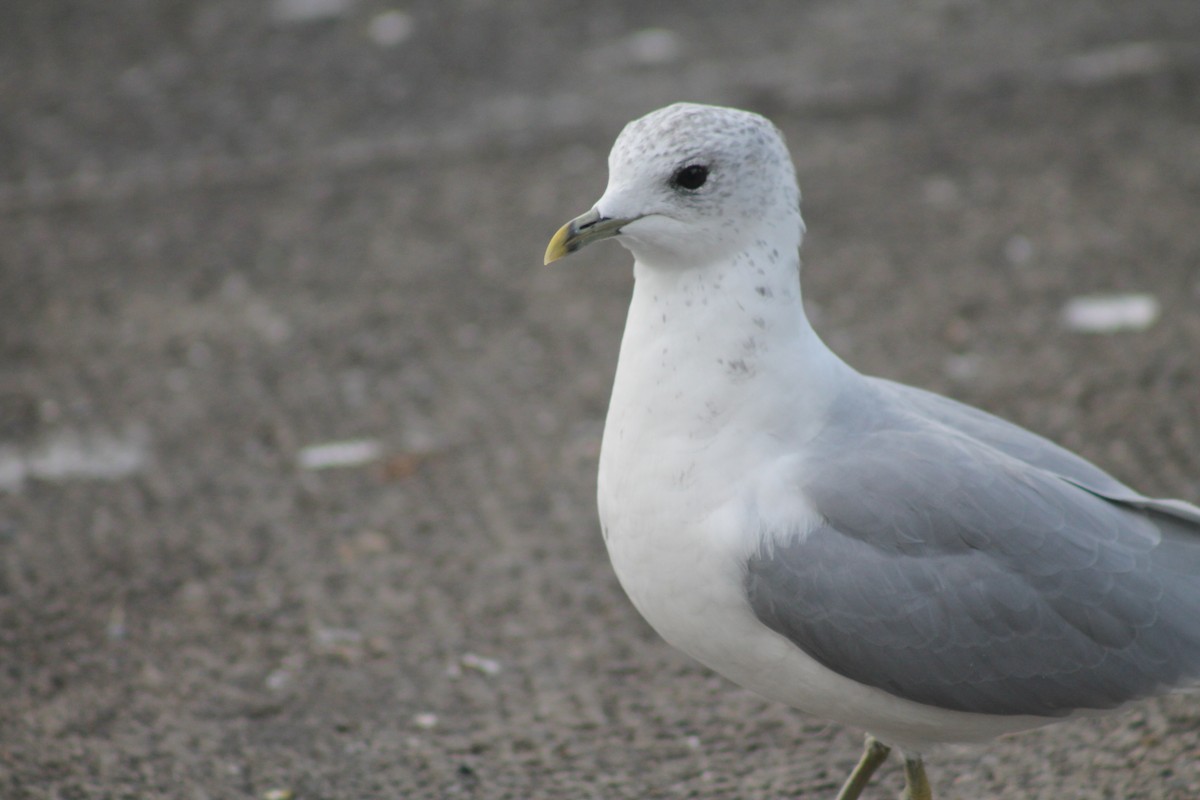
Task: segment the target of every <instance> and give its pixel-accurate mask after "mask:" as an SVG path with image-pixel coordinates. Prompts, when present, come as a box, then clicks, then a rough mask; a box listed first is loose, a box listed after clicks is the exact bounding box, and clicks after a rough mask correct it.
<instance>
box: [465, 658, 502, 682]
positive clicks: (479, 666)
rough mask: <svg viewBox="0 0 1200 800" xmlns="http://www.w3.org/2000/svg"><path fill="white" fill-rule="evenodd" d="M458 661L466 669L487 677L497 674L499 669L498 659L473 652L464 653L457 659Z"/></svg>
mask: <svg viewBox="0 0 1200 800" xmlns="http://www.w3.org/2000/svg"><path fill="white" fill-rule="evenodd" d="M459 663H461V664H462V665H463V666H464V667H466V668H467V669H473V670H475V671H476V672H479V673H482V674H484V675H487V676H489V677H491V676H492V675H499V674H500V670H501V666H500V662H499V661H496V660H495V659H492V658H484V657H483V656H478V655H475V654H474V653H464V654H463V656H462V658H460V659H459Z"/></svg>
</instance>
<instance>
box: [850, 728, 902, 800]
mask: <svg viewBox="0 0 1200 800" xmlns="http://www.w3.org/2000/svg"><path fill="white" fill-rule="evenodd" d="M890 752H892V748H890V747H888V746H887V745H886V744H884V743H883V742H880V741H879V740H878V739H876V738H875V737H874V736H872V735H871V734H869V733H868V734H867V743H866V746H865V747H864V748H863V754H862V758H860V759H859V760H858V765H857V766H855V767H854V771H853V772H851V773H850V777H849V778H847V779H846V784H845V785H844V786H842V790H841V791H840V792H838V796H837V800H858V796H859V795H860V794H862V790H863V788H864V787H866V785H867V782H868V781H869V780H871V776H872V775H874V774H875V770H877V769H879V765H880V764H882V763H883V762H884V761H886V760H887V757H888V753H890Z"/></svg>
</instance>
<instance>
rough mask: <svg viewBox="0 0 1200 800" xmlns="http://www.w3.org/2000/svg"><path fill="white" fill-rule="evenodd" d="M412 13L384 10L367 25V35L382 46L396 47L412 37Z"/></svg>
mask: <svg viewBox="0 0 1200 800" xmlns="http://www.w3.org/2000/svg"><path fill="white" fill-rule="evenodd" d="M415 27H416V26H415V25H414V24H413V18H412V14H407V13H405V12H403V11H396V10H395V9H393V10H391V11H384V12H383V13H382V14H376V15H375V16H374V17H373V18H372V19H371V22H370V23H369V24H368V25H367V35H368V36H369V37H371V41H372V42H374V43H375V44H377V45H379V46H380V47H395V46H396V45H398V44H402V43H403V42H405V41H407V40H408V39H410V38H412V35H413V30H414V28H415Z"/></svg>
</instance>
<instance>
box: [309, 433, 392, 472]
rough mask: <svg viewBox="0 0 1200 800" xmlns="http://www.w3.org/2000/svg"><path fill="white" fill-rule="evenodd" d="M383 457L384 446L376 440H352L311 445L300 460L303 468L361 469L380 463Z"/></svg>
mask: <svg viewBox="0 0 1200 800" xmlns="http://www.w3.org/2000/svg"><path fill="white" fill-rule="evenodd" d="M382 456H383V446H382V445H381V444H380V443H379V442H377V441H376V440H374V439H350V440H348V441H344V442H325V443H323V444H314V445H309V446H308V447H305V448H304V449H302V450H301V451H300V458H299V460H300V466H301V468H303V469H313V470H317V469H333V468H335V467H359V466H362V465H363V464H369V463H370V462H372V461H378V460H379V458H381V457H382Z"/></svg>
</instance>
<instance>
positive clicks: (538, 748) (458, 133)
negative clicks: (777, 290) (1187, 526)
mask: <svg viewBox="0 0 1200 800" xmlns="http://www.w3.org/2000/svg"><path fill="white" fill-rule="evenodd" d="M1198 43H1200V4H1197V3H1194V2H1188V1H1186V0H1145V1H1144V2H1139V3H1125V2H1116V1H1115V0H1114V1H1113V2H1082V0H1079V1H1075V0H1070V1H1068V2H1061V3H1035V2H1003V3H990V2H983V1H982V0H978V1H976V0H936V1H933V0H931V1H930V2H920V3H910V4H881V3H873V2H866V0H850V1H849V2H833V1H832V0H828V1H825V2H809V3H804V4H799V3H791V2H748V3H740V4H733V3H725V2H721V3H718V2H697V3H689V4H687V5H684V4H660V5H658V6H651V4H643V3H636V2H626V1H624V0H622V1H621V2H614V3H609V4H601V5H597V4H593V3H582V2H560V3H552V2H550V1H549V0H528V2H519V3H518V2H514V3H498V2H497V3H488V2H484V1H483V0H474V1H468V0H463V1H462V2H445V3H435V2H425V3H420V2H417V3H411V4H407V5H397V6H388V5H387V4H385V3H381V2H373V1H370V0H341V2H333V0H325V2H324V3H316V2H313V1H312V0H310V2H308V3H305V2H302V0H290V1H289V0H272V2H234V1H233V0H211V1H210V2H200V1H199V0H190V1H188V0H178V1H177V2H148V1H147V0H113V1H112V2H108V3H103V4H101V3H89V2H84V0H78V1H77V2H67V0H49V1H42V0H38V1H36V2H35V1H34V0H16V1H15V2H10V3H7V4H6V5H5V7H4V8H3V10H0V657H2V659H3V661H2V664H0V666H2V669H0V797H4V798H14V799H18V798H19V799H20V800H26V799H27V798H28V799H32V798H38V799H41V798H47V799H49V798H153V797H164V798H168V797H169V798H197V799H198V798H228V797H255V798H265V797H271V796H275V797H284V796H286V795H285V794H284V793H285V792H290V793H292V796H294V797H295V798H297V799H298V800H305V799H307V798H374V797H387V798H444V797H462V798H675V797H697V798H701V797H702V798H776V797H822V798H824V797H831V796H832V794H833V793H834V792H835V791H836V786H837V785H838V783H839V782H840V781H841V779H842V778H843V777H844V775H845V773H846V771H847V770H848V769H849V768H850V766H851V765H852V764H853V762H854V761H855V759H856V758H857V756H858V753H859V748H860V732H857V731H850V730H844V729H842V728H840V727H838V726H835V725H831V724H827V723H824V722H822V721H820V720H812V719H808V718H805V717H803V716H801V715H800V714H798V713H795V712H792V711H789V710H787V709H784V708H781V707H778V706H774V705H771V704H769V703H767V702H765V701H762V700H760V699H758V698H756V697H755V696H753V695H751V694H749V693H747V692H745V691H743V690H740V689H738V688H737V687H734V686H732V685H730V684H728V683H727V682H725V681H723V680H722V679H720V678H717V677H715V676H713V675H712V674H711V673H709V672H707V671H706V670H704V669H703V668H701V667H699V666H698V665H696V664H694V663H692V662H690V661H688V660H687V659H686V658H685V657H683V656H681V655H678V654H676V653H675V652H673V651H672V650H671V649H670V648H669V647H667V646H666V645H665V644H663V643H662V642H660V641H659V640H658V639H657V638H656V637H655V636H654V634H653V633H652V632H651V631H650V630H649V629H648V627H647V626H646V625H645V624H644V623H643V622H642V621H641V620H640V619H639V618H638V616H637V614H636V612H635V611H634V610H633V608H632V607H631V606H630V605H629V604H628V602H627V601H626V600H625V598H624V597H623V596H622V594H621V592H620V590H619V588H618V587H617V585H616V582H615V579H614V578H613V576H612V574H611V571H610V569H609V567H608V564H607V559H606V557H605V555H604V552H603V546H602V543H601V541H600V537H599V535H598V529H597V528H598V526H597V524H596V521H595V508H594V498H593V482H594V474H595V466H596V463H595V462H596V456H597V451H598V447H599V437H600V432H601V426H602V421H603V415H604V411H605V406H606V402H607V394H608V389H609V382H610V380H611V376H612V371H613V366H614V360H615V354H616V348H617V345H618V341H619V336H620V330H621V326H622V324H623V314H624V306H625V304H626V302H627V298H628V293H629V286H630V270H629V257H628V255H627V254H626V253H625V251H624V250H622V249H621V248H619V247H616V246H611V247H596V248H595V249H594V251H593V250H589V251H587V252H584V253H582V254H580V255H579V256H577V257H575V258H573V259H571V261H570V262H566V263H563V264H561V265H559V266H558V267H556V268H552V269H550V268H543V267H541V266H540V262H541V254H542V251H543V249H544V246H545V242H546V240H547V238H548V237H549V235H550V234H551V233H552V232H553V231H554V230H555V228H557V227H558V225H560V224H561V223H562V222H564V221H566V220H567V219H569V218H570V217H572V216H574V215H575V214H577V213H579V212H582V211H584V210H586V209H587V208H588V207H590V205H591V203H592V202H593V201H594V200H595V199H596V198H597V197H598V196H599V194H600V192H601V191H602V190H603V186H604V180H605V166H604V157H605V155H606V154H607V151H608V147H609V145H610V143H611V141H612V139H613V137H614V136H615V135H616V133H617V132H618V131H619V129H620V127H621V126H622V125H623V124H624V122H625V121H627V120H628V119H630V118H632V117H635V116H638V115H640V114H642V113H644V112H646V111H648V110H651V109H653V108H656V107H658V106H661V105H665V104H666V103H668V102H672V101H675V100H683V99H687V100H697V101H704V102H716V103H724V104H729V105H736V106H741V107H746V108H750V109H753V110H756V111H760V112H762V113H766V114H768V115H770V116H771V117H772V118H773V119H775V120H776V121H777V122H778V124H779V125H780V126H781V127H782V128H783V129H784V130H785V132H786V133H787V135H788V138H789V142H790V144H791V146H792V149H793V152H794V155H795V159H796V163H797V168H798V171H799V174H800V179H801V186H802V188H803V189H804V191H805V206H804V208H805V216H806V219H807V221H808V226H809V232H810V233H809V237H808V240H807V242H806V246H805V250H804V257H805V264H806V266H805V270H806V274H805V287H806V299H807V302H808V305H809V307H810V309H811V313H812V316H813V318H814V323H815V324H816V326H817V328H818V330H820V331H821V333H822V334H823V335H824V336H825V337H826V339H827V341H829V342H830V343H831V344H832V345H833V346H834V348H835V349H836V350H837V351H838V352H839V353H840V354H842V355H843V357H845V358H846V359H847V360H848V361H850V362H851V363H853V364H855V365H856V366H858V367H859V368H861V369H863V370H865V371H869V372H873V373H876V374H883V375H886V376H888V377H892V378H896V379H899V380H903V381H906V382H910V383H915V384H918V385H921V386H924V387H927V388H931V389H934V390H936V391H941V392H944V393H948V394H951V395H953V396H955V397H958V398H960V399H963V400H966V401H968V402H971V403H974V404H977V405H980V406H982V407H985V408H987V409H989V410H991V411H994V412H996V413H999V414H1001V415H1003V416H1005V417H1008V418H1010V419H1013V420H1015V421H1017V422H1019V423H1021V424H1023V425H1026V426H1028V427H1030V428H1032V429H1034V430H1037V431H1039V432H1041V433H1044V434H1046V435H1049V436H1051V437H1052V438H1054V439H1056V440H1058V441H1060V442H1062V443H1063V444H1065V445H1067V446H1069V447H1072V448H1074V449H1076V450H1078V451H1080V452H1082V453H1083V454H1084V455H1086V456H1087V457H1089V458H1092V459H1094V460H1096V461H1097V462H1098V463H1100V464H1102V465H1103V466H1105V467H1106V468H1108V469H1110V470H1111V471H1113V472H1114V473H1115V474H1117V475H1118V477H1120V478H1122V479H1124V480H1126V481H1129V482H1130V483H1132V484H1134V485H1135V486H1137V487H1138V488H1140V489H1142V490H1144V491H1146V492H1149V493H1155V494H1162V495H1172V496H1180V497H1184V498H1186V499H1190V500H1192V501H1197V500H1200V411H1198V408H1200V356H1198V355H1197V354H1198V353H1200V313H1197V307H1198V306H1200V225H1198V224H1197V222H1198V220H1200V217H1198V212H1200V99H1198V98H1200V44H1198ZM1096 293H1101V294H1111V293H1116V294H1124V293H1148V294H1151V295H1153V296H1154V297H1155V298H1156V299H1157V301H1158V303H1159V307H1160V312H1159V315H1158V317H1157V319H1156V321H1155V322H1154V323H1153V324H1152V325H1151V326H1149V327H1148V328H1146V329H1144V330H1136V331H1122V332H1116V333H1111V334H1086V333H1081V332H1078V331H1073V330H1071V329H1069V328H1068V327H1066V326H1064V325H1063V322H1062V316H1061V312H1062V309H1063V307H1064V305H1065V304H1066V303H1067V302H1068V301H1069V300H1070V299H1071V298H1074V297H1077V296H1080V295H1089V294H1096ZM348 440H365V441H367V442H368V443H370V446H371V447H374V448H375V452H374V453H371V452H368V453H366V454H365V455H366V456H367V460H366V461H364V462H363V463H361V464H359V465H358V466H346V467H341V468H329V469H312V468H310V466H311V461H306V459H312V458H316V457H319V456H320V455H321V453H322V451H315V453H314V451H313V450H311V449H310V448H311V447H312V446H314V445H320V444H324V443H330V442H344V441H348ZM326 453H327V451H326ZM306 464H307V466H306ZM1198 753H1200V700H1198V699H1196V698H1195V697H1192V698H1182V697H1175V698H1171V699H1166V700H1160V701H1155V702H1151V703H1147V704H1144V705H1141V706H1138V707H1137V708H1135V709H1132V710H1130V711H1128V712H1127V713H1125V714H1122V715H1120V716H1117V717H1112V718H1106V719H1103V720H1092V721H1078V722H1072V723H1069V724H1065V725H1060V726H1057V727H1053V728H1050V729H1046V730H1044V731H1040V732H1036V733H1032V734H1028V735H1025V736H1021V737H1017V738H1012V739H1007V740H1004V741H1001V742H998V743H996V744H995V745H994V746H992V747H989V748H976V747H962V748H957V747H952V748H947V749H946V751H945V752H943V753H941V754H937V755H935V756H934V757H933V758H931V760H930V766H931V777H932V779H933V781H934V789H935V792H936V793H937V794H938V796H940V797H944V798H982V797H995V798H1049V797H1054V798H1058V799H1059V800H1062V799H1063V798H1180V799H1182V798H1195V797H1197V796H1200V756H1198ZM900 781H901V778H900V775H899V772H898V769H897V767H896V766H895V765H892V766H890V767H889V768H888V769H886V770H885V771H883V772H882V774H881V775H880V777H879V778H877V781H876V783H875V784H874V785H873V786H872V787H871V789H870V790H869V792H868V795H867V796H869V797H870V798H885V797H893V796H895V795H896V794H897V793H898V792H899V789H900V786H901V782H900ZM273 792H275V793H277V794H274V795H272V793H273Z"/></svg>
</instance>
